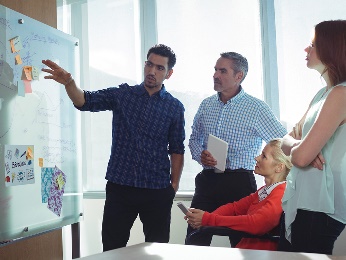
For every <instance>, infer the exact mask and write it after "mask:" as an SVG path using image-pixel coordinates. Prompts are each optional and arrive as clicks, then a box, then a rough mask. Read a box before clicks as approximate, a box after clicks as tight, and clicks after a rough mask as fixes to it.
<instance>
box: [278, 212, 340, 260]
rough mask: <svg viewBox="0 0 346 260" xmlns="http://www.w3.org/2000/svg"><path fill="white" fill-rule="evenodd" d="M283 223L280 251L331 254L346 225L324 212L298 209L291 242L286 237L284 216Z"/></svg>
mask: <svg viewBox="0 0 346 260" xmlns="http://www.w3.org/2000/svg"><path fill="white" fill-rule="evenodd" d="M282 219H283V221H282V223H281V231H280V242H279V247H278V250H279V251H290V252H305V253H318V254H327V255H331V254H332V253H333V248H334V243H335V241H336V239H337V238H338V236H339V235H340V234H341V232H342V231H343V230H344V228H345V225H344V224H343V223H341V222H339V221H337V220H335V219H333V218H331V217H329V216H328V215H327V214H325V213H322V212H315V211H308V210H302V209H298V211H297V215H296V218H295V220H294V221H293V223H292V230H291V232H292V233H291V235H292V236H291V243H290V242H289V241H287V239H286V238H285V223H284V218H282Z"/></svg>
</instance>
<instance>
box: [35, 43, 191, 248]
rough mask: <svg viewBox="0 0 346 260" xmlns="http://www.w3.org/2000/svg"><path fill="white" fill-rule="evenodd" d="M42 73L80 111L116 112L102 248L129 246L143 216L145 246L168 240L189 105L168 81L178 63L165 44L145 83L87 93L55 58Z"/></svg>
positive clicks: (154, 53)
mask: <svg viewBox="0 0 346 260" xmlns="http://www.w3.org/2000/svg"><path fill="white" fill-rule="evenodd" d="M42 62H43V64H45V65H47V66H48V67H49V69H42V70H43V71H45V72H48V73H49V74H50V75H49V76H45V78H46V79H53V80H55V81H57V82H59V83H61V84H63V85H65V89H66V91H67V94H68V96H69V97H70V99H71V100H72V102H73V103H74V105H75V106H76V108H77V109H79V110H81V111H91V112H99V111H105V110H111V111H112V112H113V122H112V148H111V155H110V159H109V162H108V167H107V173H106V179H107V180H108V182H107V186H106V202H105V206H104V215H103V223H102V243H103V250H104V251H107V250H111V249H115V248H119V247H124V246H126V244H127V242H128V239H129V236H130V230H131V227H132V225H133V223H134V221H135V219H136V217H137V215H139V218H140V220H141V221H142V223H143V231H144V235H145V241H146V242H163V243H167V242H168V241H169V233H170V221H171V208H172V203H173V199H174V196H175V193H176V191H177V190H178V187H179V181H180V176H181V173H182V169H183V162H184V139H185V130H184V107H183V105H182V103H181V102H180V101H179V100H177V99H176V98H174V97H173V96H172V95H171V94H169V93H168V92H167V91H166V89H165V87H164V85H163V81H164V80H165V79H169V77H170V76H171V75H172V73H173V69H172V68H173V66H174V65H175V62H176V57H175V54H174V52H173V51H172V50H171V49H170V48H169V47H167V46H165V45H163V44H159V45H155V46H153V47H152V48H151V49H150V50H149V51H148V54H147V61H146V62H145V66H144V82H142V83H141V84H139V85H135V86H129V85H127V84H122V85H120V86H119V87H111V88H107V89H102V90H98V91H93V92H90V91H83V90H82V89H80V88H79V87H77V86H76V84H75V82H74V80H73V78H72V76H71V74H70V73H68V72H66V71H65V70H64V69H62V68H61V67H59V66H58V65H57V64H55V63H54V62H52V61H50V60H44V61H42Z"/></svg>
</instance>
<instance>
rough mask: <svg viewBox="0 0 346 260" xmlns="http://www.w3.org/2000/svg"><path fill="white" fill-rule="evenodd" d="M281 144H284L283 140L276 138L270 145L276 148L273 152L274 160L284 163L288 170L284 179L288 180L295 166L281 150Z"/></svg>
mask: <svg viewBox="0 0 346 260" xmlns="http://www.w3.org/2000/svg"><path fill="white" fill-rule="evenodd" d="M281 143H282V139H281V138H276V139H273V140H271V141H269V143H268V145H270V146H271V147H272V148H274V149H273V151H272V156H273V159H274V160H275V161H277V162H278V163H282V164H284V165H285V168H286V170H285V174H284V178H285V179H286V177H287V175H288V173H289V172H290V170H291V168H292V166H293V165H292V163H291V158H290V156H287V155H285V154H284V152H283V151H282V150H281Z"/></svg>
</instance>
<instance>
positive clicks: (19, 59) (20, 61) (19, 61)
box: [14, 54, 23, 65]
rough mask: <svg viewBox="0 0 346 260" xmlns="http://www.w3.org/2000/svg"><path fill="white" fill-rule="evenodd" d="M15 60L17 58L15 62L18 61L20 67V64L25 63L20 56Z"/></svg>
mask: <svg viewBox="0 0 346 260" xmlns="http://www.w3.org/2000/svg"><path fill="white" fill-rule="evenodd" d="M14 58H15V60H16V65H20V64H22V63H23V61H22V58H21V57H20V55H19V54H18V55H16V57H14Z"/></svg>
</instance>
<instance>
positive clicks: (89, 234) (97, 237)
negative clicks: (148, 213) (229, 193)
mask: <svg viewBox="0 0 346 260" xmlns="http://www.w3.org/2000/svg"><path fill="white" fill-rule="evenodd" d="M178 201H179V200H176V201H174V204H173V207H172V223H171V237H170V243H172V244H184V240H185V234H186V226H187V224H186V222H185V220H184V215H183V213H182V212H181V211H180V209H179V208H178V207H176V206H175V205H176V203H177V202H178ZM183 202H184V204H185V205H186V206H190V204H191V201H183ZM103 205H104V199H84V220H83V221H82V222H81V223H80V229H81V257H85V256H89V255H93V254H98V253H101V252H102V242H101V224H102V216H103ZM63 231H64V259H65V260H69V259H71V246H70V245H71V239H70V236H71V233H70V230H69V227H64V229H63ZM142 242H144V235H143V232H142V223H141V222H140V221H139V219H138V218H137V219H136V221H135V223H134V226H133V228H132V230H131V235H130V240H129V243H128V245H134V244H138V243H142ZM345 242H346V231H345V230H344V232H343V233H342V234H341V236H340V237H339V239H338V240H337V241H336V243H335V248H334V255H346V247H345ZM212 246H221V247H229V246H230V245H229V240H228V238H225V237H214V238H213V241H212Z"/></svg>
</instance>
